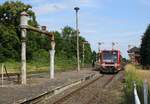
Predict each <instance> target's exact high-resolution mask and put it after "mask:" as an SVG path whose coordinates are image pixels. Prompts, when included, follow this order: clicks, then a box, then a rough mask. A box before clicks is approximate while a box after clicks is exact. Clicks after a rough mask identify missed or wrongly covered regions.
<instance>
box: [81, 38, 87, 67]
mask: <svg viewBox="0 0 150 104" xmlns="http://www.w3.org/2000/svg"><path fill="white" fill-rule="evenodd" d="M85 44H88V42H87V41H85V42H82V51H83V52H82V58H83V60H82V61H83V62H82V63H83V67H84V46H85Z"/></svg>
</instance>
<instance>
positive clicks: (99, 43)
mask: <svg viewBox="0 0 150 104" xmlns="http://www.w3.org/2000/svg"><path fill="white" fill-rule="evenodd" d="M102 44H104V42H98V51H99V52H100V50H101V45H102Z"/></svg>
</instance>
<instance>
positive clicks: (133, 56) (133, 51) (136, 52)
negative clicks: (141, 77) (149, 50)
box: [127, 47, 140, 64]
mask: <svg viewBox="0 0 150 104" xmlns="http://www.w3.org/2000/svg"><path fill="white" fill-rule="evenodd" d="M127 52H128V55H129V58H130V61H131V63H133V64H140V48H137V47H133V48H130V49H129V50H128V51H127Z"/></svg>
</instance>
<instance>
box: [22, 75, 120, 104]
mask: <svg viewBox="0 0 150 104" xmlns="http://www.w3.org/2000/svg"><path fill="white" fill-rule="evenodd" d="M116 76H117V74H115V75H104V74H103V75H100V76H96V77H94V78H92V79H91V80H87V81H85V82H84V83H80V84H77V85H76V86H73V87H71V88H69V89H66V90H64V92H62V93H59V94H56V95H54V96H53V95H51V96H48V97H46V96H45V95H49V94H48V93H46V94H43V95H41V96H39V97H36V98H34V99H32V100H29V101H26V102H24V103H21V104H42V103H44V104H92V103H91V102H92V101H94V100H95V99H96V98H97V97H98V95H99V94H100V92H101V91H100V90H103V89H105V87H107V86H108V85H109V84H110V83H111V82H112V81H113V79H114V78H115V77H116ZM87 79H88V78H87ZM85 80H86V79H85ZM88 94H90V95H92V96H90V97H88V96H87V95H88ZM85 95H86V96H87V97H85ZM82 97H83V99H80V98H82ZM41 98H42V99H41ZM78 99H79V100H81V101H79V102H80V103H79V102H78V103H76V101H77V100H78Z"/></svg>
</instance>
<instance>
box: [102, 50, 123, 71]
mask: <svg viewBox="0 0 150 104" xmlns="http://www.w3.org/2000/svg"><path fill="white" fill-rule="evenodd" d="M99 64H100V71H101V72H118V71H119V70H121V52H120V50H102V51H101V52H100V54H99Z"/></svg>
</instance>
